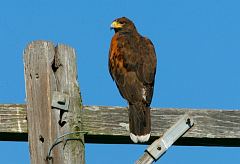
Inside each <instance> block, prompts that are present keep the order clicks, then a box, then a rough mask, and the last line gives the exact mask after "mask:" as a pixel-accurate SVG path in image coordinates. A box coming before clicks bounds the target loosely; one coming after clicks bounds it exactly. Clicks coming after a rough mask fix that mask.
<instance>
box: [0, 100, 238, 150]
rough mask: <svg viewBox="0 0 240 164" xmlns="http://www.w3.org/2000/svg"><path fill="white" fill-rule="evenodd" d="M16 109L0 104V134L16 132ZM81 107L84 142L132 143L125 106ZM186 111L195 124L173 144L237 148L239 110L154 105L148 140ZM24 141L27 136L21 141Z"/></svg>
mask: <svg viewBox="0 0 240 164" xmlns="http://www.w3.org/2000/svg"><path fill="white" fill-rule="evenodd" d="M16 109H19V111H20V113H22V114H23V115H24V113H25V111H26V110H25V105H17V107H16ZM16 109H15V107H14V105H0V117H1V119H0V134H1V133H2V132H6V133H10V134H12V133H16V134H19V133H18V131H17V127H18V125H17V123H16V121H14V122H15V123H11V122H12V120H14V119H15V118H17V117H18V115H17V112H16ZM83 109H84V110H83V120H82V121H83V130H84V131H88V134H87V135H85V141H86V143H112V144H121V143H125V144H127V143H132V142H131V141H130V139H129V136H128V130H127V127H128V113H127V110H126V108H122V107H107V106H84V107H83ZM6 111H8V112H7V114H6ZM8 113H9V114H8ZM185 113H189V114H190V115H191V116H192V117H193V119H194V122H195V124H194V126H193V127H192V128H191V129H190V130H189V131H188V132H187V133H186V134H185V135H183V137H181V138H180V139H179V140H178V141H177V142H176V143H175V145H185V146H186V145H191V146H233V147H240V110H217V109H216V110H204V109H202V110H197V109H173V108H153V109H152V137H151V139H150V142H153V140H154V139H156V138H158V137H159V136H160V135H162V134H163V133H164V132H165V131H166V130H167V129H168V128H169V127H170V126H171V125H173V124H174V123H175V122H176V121H177V120H178V118H179V117H180V116H181V115H183V114H185ZM25 116H26V115H25ZM25 116H21V117H20V118H19V122H20V123H21V125H20V126H21V127H26V122H24V120H22V119H25ZM2 118H4V119H2ZM22 133H23V134H26V133H27V131H26V129H25V128H22ZM1 139H2V138H1ZM14 139H17V138H14ZM4 140H8V138H4ZM17 140H18V139H17ZM25 140H27V139H26V138H24V139H23V140H22V139H21V140H20V141H25ZM18 141H19V140H18ZM150 142H149V143H148V144H150Z"/></svg>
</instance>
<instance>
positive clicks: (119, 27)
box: [109, 17, 157, 143]
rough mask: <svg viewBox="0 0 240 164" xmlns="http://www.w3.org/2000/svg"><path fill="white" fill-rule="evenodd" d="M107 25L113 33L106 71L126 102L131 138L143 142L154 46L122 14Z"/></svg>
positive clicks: (146, 133) (146, 131) (146, 136)
mask: <svg viewBox="0 0 240 164" xmlns="http://www.w3.org/2000/svg"><path fill="white" fill-rule="evenodd" d="M111 28H113V29H114V31H115V35H114V36H113V38H112V41H111V45H110V51H109V72H110V74H111V76H112V78H113V80H114V81H115V82H116V85H117V87H118V89H119V92H120V94H121V95H122V97H123V98H124V99H126V100H127V101H128V104H129V129H130V137H131V139H132V140H133V142H135V143H137V142H146V141H148V139H149V137H150V132H151V117H150V104H151V101H152V95H153V88H154V78H155V72H156V63H157V59H156V54H155V50H154V46H153V44H152V42H151V41H150V40H149V39H147V38H146V37H142V36H141V35H140V34H139V33H138V32H137V29H136V27H135V25H134V24H133V22H132V21H131V20H129V19H128V18H126V17H122V18H118V19H116V20H114V21H113V23H112V24H111Z"/></svg>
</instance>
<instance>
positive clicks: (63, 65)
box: [24, 41, 85, 164]
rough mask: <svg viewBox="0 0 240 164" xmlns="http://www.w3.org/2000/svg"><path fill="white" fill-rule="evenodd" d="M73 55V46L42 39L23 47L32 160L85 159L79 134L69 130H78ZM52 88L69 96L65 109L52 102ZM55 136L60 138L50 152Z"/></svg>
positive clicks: (56, 162) (65, 162)
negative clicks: (67, 105) (67, 106)
mask: <svg viewBox="0 0 240 164" xmlns="http://www.w3.org/2000/svg"><path fill="white" fill-rule="evenodd" d="M75 58H76V55H75V51H74V49H73V48H71V47H69V46H66V45H58V46H56V47H55V46H54V44H53V43H51V42H46V41H35V42H32V43H30V44H29V45H28V46H27V48H26V49H25V52H24V66H25V67H24V68H25V81H26V95H27V96H26V97H27V118H28V121H27V122H28V140H29V143H30V154H31V163H33V164H39V163H48V162H50V163H53V164H69V163H81V164H84V163H85V158H84V138H83V134H79V133H76V134H75V133H72V132H76V131H81V130H82V129H81V126H82V125H81V99H80V93H79V87H78V83H77V69H76V59H75ZM53 92H58V93H59V94H65V95H67V96H68V97H69V100H70V103H69V108H68V109H66V110H68V112H63V111H62V110H61V111H60V110H59V109H57V108H54V107H53V106H52V99H53V97H52V96H53ZM54 98H55V97H54ZM61 101H62V100H61ZM64 101H65V100H64ZM56 102H59V100H56ZM61 103H64V102H61ZM69 133H72V134H71V135H70V134H69ZM66 134H68V135H66ZM62 135H65V136H64V137H61V139H60V138H59V137H60V136H62ZM56 140H58V141H61V142H59V144H58V145H57V146H54V148H53V149H52V151H51V153H50V152H49V149H50V148H51V146H52V145H54V144H55V143H56V142H57V141H56ZM50 156H51V158H49V157H50Z"/></svg>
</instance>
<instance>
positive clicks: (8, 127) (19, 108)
mask: <svg viewBox="0 0 240 164" xmlns="http://www.w3.org/2000/svg"><path fill="white" fill-rule="evenodd" d="M27 140H28V134H27V110H26V105H22V104H0V141H27Z"/></svg>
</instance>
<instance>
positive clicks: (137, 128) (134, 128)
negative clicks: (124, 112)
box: [129, 102, 151, 143]
mask: <svg viewBox="0 0 240 164" xmlns="http://www.w3.org/2000/svg"><path fill="white" fill-rule="evenodd" d="M129 129H130V138H131V140H132V141H133V142H134V143H138V142H147V141H148V139H149V138H150V132H151V117H150V107H148V106H146V104H144V103H142V102H140V103H135V104H129Z"/></svg>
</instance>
